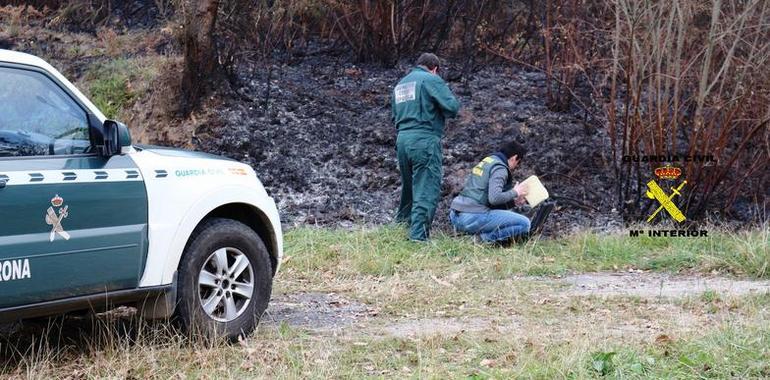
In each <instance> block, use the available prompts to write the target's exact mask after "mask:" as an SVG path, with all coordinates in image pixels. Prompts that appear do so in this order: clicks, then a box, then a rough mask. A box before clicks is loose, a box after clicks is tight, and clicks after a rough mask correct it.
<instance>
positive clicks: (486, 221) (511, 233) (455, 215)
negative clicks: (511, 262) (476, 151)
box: [449, 141, 530, 244]
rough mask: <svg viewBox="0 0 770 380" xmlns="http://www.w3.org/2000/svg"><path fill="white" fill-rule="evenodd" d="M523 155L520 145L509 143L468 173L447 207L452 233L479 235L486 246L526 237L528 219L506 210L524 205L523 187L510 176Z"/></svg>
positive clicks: (524, 191)
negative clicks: (458, 191)
mask: <svg viewBox="0 0 770 380" xmlns="http://www.w3.org/2000/svg"><path fill="white" fill-rule="evenodd" d="M526 152H527V150H526V148H524V147H523V146H522V145H521V144H519V143H517V142H516V141H511V142H509V143H506V144H505V145H503V146H502V147H501V148H500V151H498V152H495V153H493V154H491V155H490V156H488V157H485V158H484V159H483V160H481V162H479V164H478V165H476V166H475V167H474V168H473V170H471V173H470V174H468V178H467V180H466V181H465V185H464V186H463V190H462V192H460V194H459V195H458V196H456V197H455V198H454V199H453V200H452V204H451V206H450V207H451V210H450V211H449V219H450V221H451V222H452V225H453V226H454V228H455V230H457V231H460V232H464V233H467V234H472V235H478V237H479V238H480V239H481V240H482V241H483V242H487V243H501V244H505V243H508V242H510V241H512V240H514V239H518V238H525V237H527V235H528V234H529V230H530V220H529V218H527V217H526V216H524V215H521V214H518V213H515V212H513V211H510V210H508V208H511V207H512V206H513V205H514V204H516V205H522V204H524V202H526V200H525V199H524V197H525V196H526V195H527V191H528V189H527V187H526V185H524V184H519V183H517V184H516V185H514V183H513V178H512V176H511V171H513V169H515V168H516V166H517V165H518V164H519V162H520V161H521V160H522V159H523V158H524V155H525V154H526Z"/></svg>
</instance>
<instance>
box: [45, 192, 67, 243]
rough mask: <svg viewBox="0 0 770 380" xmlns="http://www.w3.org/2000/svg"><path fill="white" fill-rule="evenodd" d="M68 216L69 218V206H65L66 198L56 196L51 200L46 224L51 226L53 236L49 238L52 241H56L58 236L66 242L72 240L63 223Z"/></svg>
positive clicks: (46, 215)
mask: <svg viewBox="0 0 770 380" xmlns="http://www.w3.org/2000/svg"><path fill="white" fill-rule="evenodd" d="M67 216H69V206H67V205H65V204H64V198H62V197H60V196H59V194H56V196H55V197H53V198H51V207H48V210H47V211H46V214H45V222H46V223H48V225H49V226H51V235H50V236H49V240H50V241H54V239H56V235H57V234H58V235H59V236H61V237H63V238H64V240H69V239H70V234H68V233H67V231H65V230H64V227H62V221H64V219H66V218H67Z"/></svg>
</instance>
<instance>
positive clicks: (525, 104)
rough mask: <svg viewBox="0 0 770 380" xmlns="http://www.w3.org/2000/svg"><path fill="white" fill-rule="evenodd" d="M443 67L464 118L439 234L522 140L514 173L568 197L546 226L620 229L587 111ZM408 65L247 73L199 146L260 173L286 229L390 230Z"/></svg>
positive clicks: (327, 61) (453, 142)
mask: <svg viewBox="0 0 770 380" xmlns="http://www.w3.org/2000/svg"><path fill="white" fill-rule="evenodd" d="M446 66H447V67H446V70H445V72H447V73H448V74H446V77H448V79H449V85H450V87H451V88H452V90H453V91H454V92H455V94H456V95H457V97H458V98H459V100H460V102H461V104H462V110H461V112H460V116H459V117H458V118H457V119H454V120H451V121H449V122H448V123H447V128H446V137H445V139H444V141H443V147H444V171H445V174H444V186H443V191H442V199H441V206H440V208H439V211H438V214H437V222H438V224H439V226H443V227H446V225H447V209H448V204H449V202H450V201H451V199H452V197H453V196H454V195H456V194H457V193H458V192H459V191H460V189H461V188H462V184H463V182H464V178H465V175H466V173H467V172H468V170H469V169H470V168H471V167H472V166H473V165H474V164H475V163H476V162H477V161H478V160H480V159H481V158H483V157H484V156H485V155H487V154H490V153H492V152H494V151H495V150H496V149H497V147H498V146H499V145H500V143H501V142H502V141H505V139H509V138H515V137H516V136H521V137H523V138H524V139H525V140H526V144H527V146H528V148H529V150H530V153H529V154H528V156H527V158H526V160H525V161H524V162H523V164H522V165H521V166H520V168H519V169H517V170H516V173H515V176H516V177H517V178H518V179H520V180H523V179H524V178H526V177H527V176H529V175H531V174H537V175H538V176H540V177H541V178H542V179H543V180H544V182H545V184H546V186H547V187H548V188H549V190H550V191H551V193H552V194H553V195H555V196H557V197H558V198H557V199H559V200H560V206H559V207H558V209H557V211H556V212H555V214H554V218H553V219H552V221H551V224H550V226H549V228H550V229H552V230H560V231H563V230H565V229H566V230H570V229H573V228H577V227H578V226H592V227H602V228H606V227H608V226H618V225H620V218H619V217H618V216H617V213H615V212H613V211H612V208H611V207H605V206H603V205H602V203H606V199H609V197H610V191H609V189H610V188H611V187H612V179H611V176H610V175H609V173H607V172H605V171H604V170H603V169H602V168H603V167H604V164H603V153H604V152H603V151H602V149H601V147H602V146H604V145H605V141H604V140H605V138H606V135H605V134H604V133H602V132H600V131H598V130H596V129H595V128H592V127H591V126H590V125H588V124H587V123H585V120H584V119H583V118H582V116H580V112H579V111H575V112H567V113H559V112H552V111H549V110H548V108H547V107H546V105H545V101H544V92H545V86H546V80H545V75H543V74H541V73H539V72H533V71H524V70H521V69H517V68H512V67H503V66H490V67H486V68H483V69H481V70H479V71H477V72H473V73H468V74H462V73H461V72H460V71H459V67H456V66H455V63H454V62H452V61H449V62H448V63H447V65H446ZM457 66H459V65H457ZM411 67H412V66H411V64H410V62H408V61H402V62H401V63H400V64H399V65H398V66H397V67H395V68H386V67H382V66H379V65H366V64H364V65H361V64H355V63H354V60H353V59H350V58H347V57H344V56H336V57H335V56H331V55H320V54H313V53H309V54H306V55H304V56H302V57H300V58H295V59H293V60H292V61H291V62H290V63H284V64H274V65H273V66H272V67H269V68H266V67H264V66H263V65H257V64H250V65H245V66H243V67H241V68H240V69H239V71H238V80H237V83H239V84H240V85H239V87H238V88H237V90H236V92H237V95H234V96H231V97H229V98H228V99H226V100H225V101H224V103H223V104H222V106H221V108H219V109H218V110H216V111H215V114H216V116H217V118H216V120H217V121H218V125H217V126H214V127H212V128H211V130H210V136H211V137H203V138H200V139H197V141H196V147H197V148H199V149H203V150H207V151H211V152H216V153H219V154H222V155H226V156H229V157H233V158H236V159H238V160H241V161H244V162H248V163H249V164H251V165H252V166H254V167H255V168H256V170H257V172H258V173H259V174H260V177H261V179H262V180H263V181H264V183H265V184H266V185H267V186H268V188H269V189H270V190H271V192H272V193H273V194H275V195H276V196H277V198H278V199H279V202H280V207H281V209H282V211H283V215H284V217H285V218H286V221H287V222H288V223H291V224H337V223H339V224H342V225H347V224H351V223H360V222H363V223H385V222H389V221H390V220H391V219H392V215H393V212H394V209H395V207H396V204H397V202H398V197H399V185H400V180H399V173H398V169H397V162H396V158H395V148H394V147H395V136H396V130H395V127H394V126H393V124H392V122H391V121H390V112H391V111H390V103H389V102H390V101H389V94H390V91H391V89H392V86H393V85H394V84H395V83H396V82H397V81H398V79H399V78H400V77H401V76H403V75H405V73H407V72H408V71H409V70H410V69H411ZM268 71H269V72H270V74H269V75H270V85H269V86H270V89H269V90H268V84H267V83H268ZM268 91H269V95H268ZM265 99H267V104H268V107H267V112H265V107H264V105H265Z"/></svg>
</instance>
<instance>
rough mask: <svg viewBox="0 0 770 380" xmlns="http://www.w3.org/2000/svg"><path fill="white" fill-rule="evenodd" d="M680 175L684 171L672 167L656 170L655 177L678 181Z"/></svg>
mask: <svg viewBox="0 0 770 380" xmlns="http://www.w3.org/2000/svg"><path fill="white" fill-rule="evenodd" d="M680 175H682V169H680V168H675V167H672V166H670V165H666V166H663V167H659V168H657V169H655V176H657V177H658V178H660V179H677V178H679V176H680Z"/></svg>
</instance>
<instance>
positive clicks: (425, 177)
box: [392, 53, 460, 241]
mask: <svg viewBox="0 0 770 380" xmlns="http://www.w3.org/2000/svg"><path fill="white" fill-rule="evenodd" d="M438 69H439V60H438V57H436V55H435V54H430V53H423V54H422V55H420V58H418V59H417V67H415V68H414V69H412V71H411V72H410V73H409V74H408V75H407V76H405V77H404V78H403V79H401V80H400V81H399V82H398V84H397V85H396V88H395V89H394V91H393V97H392V109H393V123H394V124H395V125H396V129H397V130H398V137H397V138H396V151H397V152H398V153H397V155H398V168H399V170H400V171H401V203H400V204H399V206H398V213H397V214H396V222H399V223H405V224H408V225H409V238H410V239H411V240H418V241H424V240H428V237H429V236H430V225H431V223H432V222H433V216H434V215H435V213H436V206H437V205H438V200H439V197H440V195H441V178H442V176H443V168H442V167H441V164H442V153H441V138H442V137H443V136H444V120H445V119H446V118H453V117H455V116H457V111H458V110H459V109H460V103H459V102H458V101H457V99H456V98H455V96H454V95H453V94H452V91H451V90H450V89H449V87H448V86H447V84H446V82H444V80H443V79H441V77H440V76H438V74H437V73H438Z"/></svg>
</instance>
